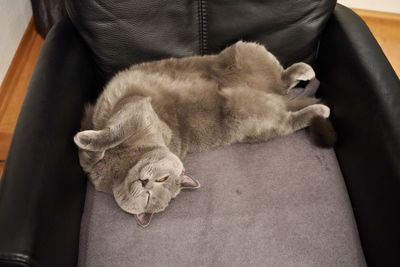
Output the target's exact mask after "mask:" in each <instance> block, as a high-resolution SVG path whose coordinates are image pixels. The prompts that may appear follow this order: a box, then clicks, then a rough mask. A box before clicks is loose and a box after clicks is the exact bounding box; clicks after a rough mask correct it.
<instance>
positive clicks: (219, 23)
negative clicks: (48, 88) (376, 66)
mask: <svg viewBox="0 0 400 267" xmlns="http://www.w3.org/2000/svg"><path fill="white" fill-rule="evenodd" d="M335 3H336V0H264V1H260V0H240V1H236V0H209V1H206V0H67V2H66V7H67V11H68V14H69V16H70V18H71V20H72V21H73V23H74V25H75V27H76V28H77V29H78V31H79V32H80V34H81V35H82V37H83V38H84V39H85V41H86V42H87V44H88V45H89V47H90V48H91V50H92V51H93V53H94V57H95V60H96V63H97V66H98V68H99V70H100V73H101V74H102V75H104V78H106V79H107V78H109V76H110V75H112V74H113V73H115V72H116V71H118V70H121V69H122V68H125V67H127V66H129V65H131V64H134V63H139V62H143V61H148V60H156V59H162V58H166V57H182V56H189V55H194V54H207V53H216V52H218V51H220V50H221V49H223V48H224V47H226V46H228V45H230V44H232V43H234V42H236V41H237V40H240V39H241V40H245V41H257V42H259V43H261V44H263V45H265V46H266V47H267V48H268V49H269V50H270V51H272V52H273V53H274V54H275V55H276V56H277V57H278V59H279V60H280V61H281V62H282V64H283V65H288V64H290V63H293V62H296V61H307V62H312V61H313V59H314V58H315V56H316V52H317V47H318V39H319V35H320V33H321V31H322V29H323V28H324V26H325V24H326V22H327V20H328V18H329V16H330V14H331V13H332V11H333V8H334V6H335Z"/></svg>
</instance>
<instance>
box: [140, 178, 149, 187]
mask: <svg viewBox="0 0 400 267" xmlns="http://www.w3.org/2000/svg"><path fill="white" fill-rule="evenodd" d="M140 182H141V183H142V185H143V187H145V186H146V184H147V183H148V182H149V179H144V180H140Z"/></svg>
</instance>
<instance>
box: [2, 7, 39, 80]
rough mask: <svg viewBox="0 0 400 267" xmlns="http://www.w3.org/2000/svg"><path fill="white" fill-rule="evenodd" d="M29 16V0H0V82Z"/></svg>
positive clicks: (30, 13)
mask: <svg viewBox="0 0 400 267" xmlns="http://www.w3.org/2000/svg"><path fill="white" fill-rule="evenodd" d="M31 17H32V7H31V2H30V1H29V0H0V25H1V32H0V84H1V83H2V81H3V79H4V76H5V75H6V73H7V70H8V67H9V65H10V63H11V60H12V59H13V57H14V53H15V51H16V50H17V48H18V45H19V42H20V41H21V38H22V36H23V35H24V32H25V29H26V26H27V25H28V23H29V20H30V18H31Z"/></svg>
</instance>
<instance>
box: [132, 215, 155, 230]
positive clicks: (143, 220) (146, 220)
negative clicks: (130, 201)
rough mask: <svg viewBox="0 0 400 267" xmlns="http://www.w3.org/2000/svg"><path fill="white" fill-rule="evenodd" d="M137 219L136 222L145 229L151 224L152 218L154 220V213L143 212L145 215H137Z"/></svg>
mask: <svg viewBox="0 0 400 267" xmlns="http://www.w3.org/2000/svg"><path fill="white" fill-rule="evenodd" d="M135 218H136V222H137V223H138V224H139V225H140V226H142V227H143V228H145V227H147V226H149V224H150V222H151V218H153V213H147V212H143V213H139V214H135Z"/></svg>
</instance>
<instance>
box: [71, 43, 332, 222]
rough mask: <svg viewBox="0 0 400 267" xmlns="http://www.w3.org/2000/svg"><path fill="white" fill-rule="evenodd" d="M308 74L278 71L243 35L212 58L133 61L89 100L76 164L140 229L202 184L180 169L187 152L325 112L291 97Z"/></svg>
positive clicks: (285, 129) (291, 127)
mask: <svg viewBox="0 0 400 267" xmlns="http://www.w3.org/2000/svg"><path fill="white" fill-rule="evenodd" d="M313 78H315V72H314V70H313V69H312V67H311V66H309V65H308V64H306V63H296V64H293V65H291V66H290V67H288V68H286V69H284V68H283V67H282V66H281V64H280V63H279V61H278V60H277V59H276V58H275V56H274V55H273V54H272V53H270V52H269V51H268V50H267V49H266V48H265V47H264V46H262V45H259V44H257V43H249V42H242V41H239V42H237V43H235V44H233V45H231V46H229V47H227V48H225V49H224V50H223V51H221V52H220V53H219V54H216V55H206V56H191V57H186V58H180V59H177V58H170V59H164V60H160V61H153V62H147V63H142V64H138V65H133V66H131V67H130V68H128V69H126V70H123V71H121V72H119V73H117V74H116V75H115V76H114V78H112V79H111V81H109V82H108V84H107V85H106V87H105V89H104V91H103V92H102V94H101V95H100V97H99V98H98V99H97V102H96V103H95V105H88V106H87V107H86V111H85V115H84V118H83V121H82V129H81V131H80V132H78V133H77V134H76V135H75V136H74V142H75V143H76V145H77V146H78V147H79V158H80V163H81V166H82V168H83V170H84V171H85V172H87V173H88V175H89V178H90V180H91V182H92V183H93V185H94V187H95V189H96V190H99V191H103V192H107V193H110V194H113V195H114V198H115V200H116V202H117V204H118V205H119V206H120V207H121V208H122V209H123V210H124V211H126V212H128V213H131V214H135V215H136V219H137V221H138V223H139V224H140V225H142V226H147V225H148V224H149V223H150V220H151V216H152V214H153V213H157V212H161V211H163V210H165V208H166V207H167V206H168V203H169V202H170V200H171V199H173V198H175V197H176V196H177V195H178V194H179V192H180V191H181V190H182V189H196V188H199V187H200V183H199V182H198V181H197V180H195V179H193V178H192V177H190V176H189V175H187V174H185V169H184V166H183V163H182V160H183V159H184V158H185V156H186V154H187V153H192V152H198V151H204V150H208V149H212V148H215V147H219V146H225V145H229V144H233V143H237V142H243V143H254V142H264V141H267V140H269V139H271V138H274V137H277V136H283V135H287V134H290V133H293V132H295V131H297V130H300V129H303V128H305V127H307V126H309V125H310V124H311V123H312V121H313V120H314V119H316V118H317V119H319V123H320V124H321V119H323V120H325V119H326V118H328V117H329V114H330V109H329V108H328V107H327V106H326V105H323V104H320V103H319V100H318V99H316V98H314V97H310V96H306V95H303V96H301V95H300V96H298V97H295V98H293V97H289V94H288V92H289V90H290V89H291V88H293V87H294V86H296V85H297V84H298V83H299V82H300V81H308V80H311V79H313ZM325 121H326V120H325ZM328 143H329V142H328Z"/></svg>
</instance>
